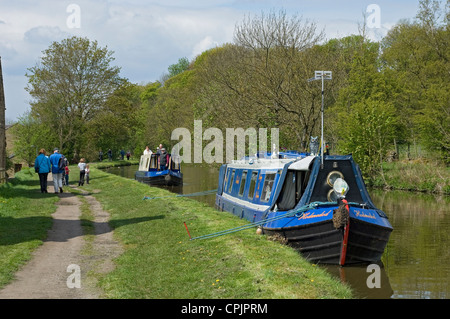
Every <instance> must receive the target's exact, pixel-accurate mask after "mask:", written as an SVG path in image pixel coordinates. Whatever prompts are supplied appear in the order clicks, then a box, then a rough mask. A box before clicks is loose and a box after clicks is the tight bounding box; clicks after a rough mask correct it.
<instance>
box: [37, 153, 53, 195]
mask: <svg viewBox="0 0 450 319" xmlns="http://www.w3.org/2000/svg"><path fill="white" fill-rule="evenodd" d="M34 169H35V170H36V172H37V173H38V174H39V183H40V184H41V193H48V192H47V178H48V173H50V169H51V164H50V159H49V158H48V157H47V155H45V149H43V148H41V149H40V150H39V155H38V156H37V157H36V159H35V161H34Z"/></svg>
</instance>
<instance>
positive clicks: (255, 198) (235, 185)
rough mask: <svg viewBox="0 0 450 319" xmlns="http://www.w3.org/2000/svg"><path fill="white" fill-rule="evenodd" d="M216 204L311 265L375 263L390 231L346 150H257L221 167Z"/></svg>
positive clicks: (381, 252) (386, 220) (379, 257)
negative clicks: (256, 225) (333, 153)
mask: <svg viewBox="0 0 450 319" xmlns="http://www.w3.org/2000/svg"><path fill="white" fill-rule="evenodd" d="M215 205H216V208H217V209H219V210H223V211H228V212H231V213H233V214H235V215H237V216H239V217H241V218H245V219H247V220H248V221H250V222H252V223H259V224H260V225H261V228H262V230H263V233H265V234H268V235H275V234H276V235H278V236H282V237H283V238H285V239H286V240H287V242H288V244H289V245H291V246H293V247H295V248H296V249H298V250H299V251H300V252H301V254H302V255H303V256H305V257H306V258H307V259H308V260H310V261H311V262H314V263H324V264H338V265H342V266H343V265H349V264H357V263H372V262H378V261H380V259H381V256H382V254H383V252H384V249H385V247H386V245H387V242H388V240H389V236H390V234H391V232H392V230H393V228H392V226H391V224H390V223H389V221H388V218H387V216H386V214H385V213H384V212H383V211H381V210H379V209H378V208H376V207H375V205H374V204H373V203H372V200H371V198H370V196H369V194H368V192H367V189H366V186H365V184H364V181H363V178H362V175H361V172H360V169H359V167H358V165H357V164H356V163H355V162H354V160H353V158H352V156H351V155H346V156H330V155H328V156H324V157H323V163H322V159H321V157H320V156H311V155H309V154H305V153H298V152H284V153H277V154H275V156H273V154H264V155H263V154H257V156H255V157H253V158H246V159H243V160H238V161H233V162H231V163H229V164H224V165H222V167H221V169H220V174H219V184H218V190H217V194H216V202H215Z"/></svg>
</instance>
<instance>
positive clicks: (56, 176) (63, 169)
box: [34, 148, 90, 194]
mask: <svg viewBox="0 0 450 319" xmlns="http://www.w3.org/2000/svg"><path fill="white" fill-rule="evenodd" d="M78 167H79V169H80V179H79V181H78V186H83V185H84V181H85V180H86V183H87V184H89V172H90V170H89V164H86V161H85V159H84V158H82V159H81V160H80V162H79V163H78ZM34 169H35V172H36V173H38V174H39V182H40V186H41V193H48V191H47V179H48V174H49V173H52V178H53V187H54V191H55V194H58V193H63V185H66V186H67V185H69V171H70V170H69V162H68V160H67V158H66V157H65V156H64V155H62V154H61V153H60V152H59V149H58V148H54V149H53V154H51V155H50V156H47V154H46V152H45V149H43V148H42V149H40V150H39V155H38V156H37V157H36V159H35V161H34Z"/></svg>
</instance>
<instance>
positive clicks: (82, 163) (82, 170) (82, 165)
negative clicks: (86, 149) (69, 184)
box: [78, 158, 86, 186]
mask: <svg viewBox="0 0 450 319" xmlns="http://www.w3.org/2000/svg"><path fill="white" fill-rule="evenodd" d="M78 167H79V168H80V180H79V181H78V186H80V185H81V186H83V185H84V175H85V174H86V161H85V160H84V158H82V159H80V162H79V163H78Z"/></svg>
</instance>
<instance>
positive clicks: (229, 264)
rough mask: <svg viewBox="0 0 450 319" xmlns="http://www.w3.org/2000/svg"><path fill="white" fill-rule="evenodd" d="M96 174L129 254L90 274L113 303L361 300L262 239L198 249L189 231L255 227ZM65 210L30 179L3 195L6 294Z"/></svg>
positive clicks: (242, 235)
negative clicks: (107, 268)
mask: <svg viewBox="0 0 450 319" xmlns="http://www.w3.org/2000/svg"><path fill="white" fill-rule="evenodd" d="M102 165H104V164H102ZM95 166H96V164H93V165H92V166H91V167H92V170H91V183H90V184H89V185H87V184H85V185H84V186H82V188H83V189H84V190H86V191H88V192H91V193H92V195H93V196H94V197H96V198H97V200H99V201H100V202H101V204H102V206H103V209H105V210H106V211H108V212H109V213H110V214H111V220H110V225H111V227H112V228H113V229H114V235H115V239H116V240H118V241H119V242H120V243H121V244H122V245H123V247H124V252H123V254H122V255H121V256H119V258H117V259H116V260H115V264H116V268H115V269H114V270H113V271H112V272H110V273H108V274H102V273H101V272H93V273H92V274H90V275H91V276H96V278H94V280H93V282H97V283H98V285H99V287H100V288H101V289H102V290H103V291H104V298H136V299H139V298H148V299H169V298H170V299H190V298H195V299H204V298H208V299H219V298H233V299H240V298H245V299H247V298H248V299H259V298H268V299H275V298H294V299H299V298H310V299H320V298H352V292H351V290H350V288H349V287H348V286H345V285H343V284H342V283H341V282H340V281H339V280H338V279H336V278H334V277H332V276H331V275H330V274H329V273H327V272H326V271H325V270H324V269H321V268H319V267H318V266H316V265H313V264H311V263H309V262H307V261H306V260H305V259H303V258H302V257H301V256H300V255H299V253H298V252H296V251H294V250H293V249H291V248H290V247H288V246H284V245H281V244H280V243H278V242H274V241H270V240H267V238H266V237H265V236H259V235H256V233H255V230H254V229H248V230H245V231H241V232H238V233H233V234H230V235H226V236H220V237H216V238H212V239H206V240H189V236H188V234H187V232H186V229H185V227H184V224H183V223H184V222H186V224H187V226H188V228H189V231H190V233H191V235H192V236H193V237H195V236H199V235H204V234H209V233H213V232H217V231H220V230H224V229H229V228H234V227H237V226H240V225H244V224H245V223H246V222H245V221H243V220H241V219H239V218H237V217H235V216H233V215H232V214H229V213H226V212H219V211H216V210H215V209H213V208H211V207H209V206H207V205H206V204H202V203H200V202H197V201H195V200H193V199H190V198H174V197H171V198H163V199H153V200H144V199H143V198H144V196H152V197H154V196H166V195H171V193H169V192H168V191H165V190H162V189H159V188H152V187H149V186H147V185H144V184H141V183H138V182H136V181H134V180H129V179H125V178H121V177H118V176H115V175H112V174H107V173H105V172H103V171H101V170H99V169H96V168H95ZM73 171H76V168H75V167H74V168H73ZM72 183H73V182H72ZM57 200H58V197H57V196H55V195H53V196H52V195H51V194H41V193H40V192H39V182H38V178H37V174H33V173H28V172H27V171H24V172H21V173H19V174H17V175H16V178H15V180H14V182H13V183H9V184H7V185H4V186H1V197H0V201H1V203H0V205H1V206H0V208H1V210H0V236H1V237H0V287H1V286H3V285H5V284H6V283H7V282H8V281H10V280H11V278H12V276H13V274H14V272H15V271H16V270H17V269H18V267H20V265H22V264H24V263H25V262H26V261H27V260H28V259H29V257H30V254H31V252H32V250H34V249H35V248H36V247H38V246H39V245H40V244H41V243H42V240H43V239H44V238H45V236H46V231H47V230H48V229H49V228H50V227H51V216H50V215H51V213H53V212H54V211H55V209H56V206H55V205H54V203H55V202H56V201H57ZM82 202H83V204H82V212H83V216H82V219H83V220H84V227H83V229H84V230H85V232H86V233H87V235H89V236H92V229H91V227H92V225H90V223H91V221H92V214H91V212H90V211H89V207H88V206H87V203H86V202H84V201H82ZM89 236H88V238H89ZM87 244H88V245H89V240H88V241H87ZM91 252H92V250H90V249H87V250H85V251H84V253H85V254H86V253H87V254H89V253H91Z"/></svg>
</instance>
